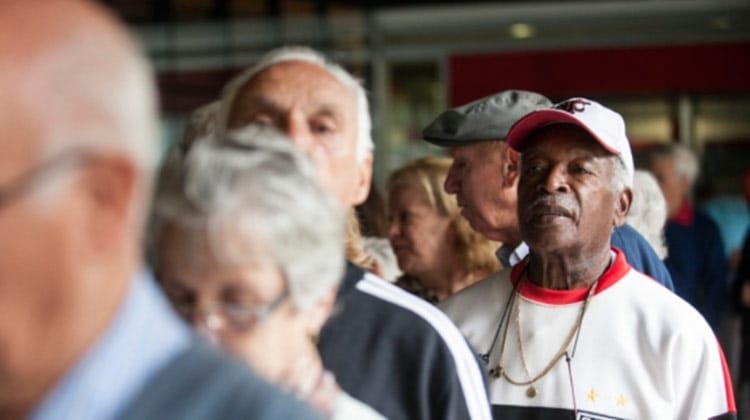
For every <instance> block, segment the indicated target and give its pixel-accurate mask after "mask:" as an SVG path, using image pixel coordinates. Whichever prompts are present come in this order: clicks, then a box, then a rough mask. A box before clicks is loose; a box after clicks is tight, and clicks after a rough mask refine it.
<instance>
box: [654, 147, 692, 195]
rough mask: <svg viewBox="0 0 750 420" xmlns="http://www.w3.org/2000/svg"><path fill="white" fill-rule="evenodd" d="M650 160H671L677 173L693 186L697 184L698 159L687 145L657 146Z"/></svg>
mask: <svg viewBox="0 0 750 420" xmlns="http://www.w3.org/2000/svg"><path fill="white" fill-rule="evenodd" d="M649 158H666V159H670V160H671V161H672V166H673V167H674V171H675V173H676V174H677V175H678V176H680V177H682V178H685V179H686V180H687V181H688V183H689V184H690V185H691V186H692V185H694V184H695V181H696V180H697V179H698V175H700V164H699V162H698V157H697V156H696V155H695V153H694V152H693V151H692V150H691V149H690V148H689V147H687V146H685V145H682V144H678V143H670V144H667V145H660V146H657V147H656V148H654V149H653V150H652V151H651V152H650V153H649Z"/></svg>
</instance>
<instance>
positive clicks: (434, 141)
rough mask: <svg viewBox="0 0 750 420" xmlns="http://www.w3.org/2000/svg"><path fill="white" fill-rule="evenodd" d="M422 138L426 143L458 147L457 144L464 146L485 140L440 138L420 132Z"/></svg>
mask: <svg viewBox="0 0 750 420" xmlns="http://www.w3.org/2000/svg"><path fill="white" fill-rule="evenodd" d="M422 138H423V139H424V141H426V142H427V143H431V144H434V145H435V146H440V147H459V146H466V145H468V144H474V143H479V142H481V141H486V139H457V138H455V137H452V138H441V137H434V136H427V135H425V134H424V133H422Z"/></svg>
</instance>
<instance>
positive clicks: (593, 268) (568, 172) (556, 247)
mask: <svg viewBox="0 0 750 420" xmlns="http://www.w3.org/2000/svg"><path fill="white" fill-rule="evenodd" d="M508 144H509V145H510V146H511V147H513V148H514V149H515V150H517V151H518V152H520V153H521V166H520V171H521V175H520V180H519V185H518V220H519V223H520V227H521V236H522V239H523V240H524V241H525V242H526V243H527V244H528V246H529V254H528V256H527V257H526V258H525V259H524V260H523V261H522V262H521V263H519V264H517V265H516V266H515V267H514V268H513V269H512V270H510V272H509V271H508V270H506V271H503V272H500V273H499V274H498V275H493V276H492V277H489V278H488V279H486V280H483V281H480V282H478V283H476V284H475V285H473V286H472V287H469V288H467V289H465V290H464V291H462V292H461V293H459V294H457V295H456V296H453V297H452V298H451V299H449V300H448V301H447V302H446V303H445V304H444V306H445V309H446V310H447V312H448V313H449V315H450V316H451V318H453V320H454V321H455V322H456V323H457V324H458V325H459V327H460V328H461V330H462V331H463V332H464V333H465V335H466V336H467V338H468V340H469V341H470V342H471V343H472V344H473V346H474V348H475V349H477V350H479V351H482V352H484V353H483V355H484V356H485V360H487V363H488V370H489V372H490V374H491V376H492V378H491V381H490V394H491V395H490V398H491V401H492V404H493V414H494V416H495V417H496V418H571V419H573V418H592V419H600V418H627V419H708V418H734V417H733V415H734V414H735V413H736V409H735V404H734V397H733V392H732V385H731V380H730V378H729V376H728V372H727V370H726V365H725V363H724V360H723V356H722V352H721V349H720V348H719V345H718V343H717V341H716V338H715V336H714V334H713V333H712V331H711V328H710V327H709V326H708V324H707V323H706V321H705V320H704V319H703V317H702V316H701V315H700V314H699V313H698V312H697V311H696V310H695V309H694V308H693V307H691V306H690V305H689V304H688V303H687V302H685V301H683V300H682V299H680V298H679V297H677V296H676V295H675V294H673V293H671V292H670V291H668V290H667V289H666V288H664V287H662V286H660V285H659V284H658V283H657V282H656V281H654V280H653V279H651V278H650V277H647V276H645V275H643V274H642V273H640V272H638V271H635V270H634V269H632V268H631V267H630V265H629V264H628V262H627V260H626V259H625V257H624V255H623V253H622V252H621V251H620V250H618V249H617V248H612V247H611V246H610V237H611V232H612V229H613V228H614V227H616V226H620V225H622V224H623V223H624V221H625V216H626V214H627V212H628V209H629V206H630V203H631V199H632V191H631V188H632V187H631V185H632V179H633V159H632V154H631V151H630V145H629V142H628V139H627V137H626V135H625V124H624V121H623V120H622V117H620V115H619V114H617V113H615V112H614V111H612V110H610V109H608V108H605V107H604V106H602V105H600V104H598V103H597V102H594V101H592V100H588V99H584V98H573V99H570V100H567V101H565V102H563V103H560V104H558V105H556V106H555V107H553V108H550V109H543V110H538V111H534V112H532V113H530V114H528V115H526V116H525V117H523V118H522V119H520V120H519V121H518V122H517V123H516V124H515V125H514V126H513V127H512V128H511V130H510V132H509V133H508Z"/></svg>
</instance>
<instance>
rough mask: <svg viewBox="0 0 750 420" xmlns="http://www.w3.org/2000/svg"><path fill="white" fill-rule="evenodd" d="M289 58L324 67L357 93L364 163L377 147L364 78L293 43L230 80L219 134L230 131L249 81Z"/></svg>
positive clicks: (359, 158) (359, 149)
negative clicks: (239, 98) (234, 109)
mask: <svg viewBox="0 0 750 420" xmlns="http://www.w3.org/2000/svg"><path fill="white" fill-rule="evenodd" d="M289 61H302V62H305V63H311V64H315V65H317V66H320V67H322V68H323V69H325V70H326V71H327V72H328V73H330V74H331V76H333V77H334V78H335V79H336V80H338V81H339V83H341V84H342V85H343V86H345V87H346V88H348V89H349V90H350V91H351V92H352V94H354V96H355V98H356V102H357V121H356V122H357V139H356V140H357V161H358V162H362V160H363V159H364V158H365V156H367V154H368V153H370V152H372V151H373V150H374V148H375V145H374V143H373V141H372V132H371V131H372V119H371V117H370V108H369V105H368V102H367V93H366V92H365V89H364V87H363V86H362V83H361V81H359V80H358V79H356V78H354V77H353V76H352V75H351V74H350V73H349V72H348V71H346V70H345V69H344V68H343V67H341V66H340V65H338V64H336V63H334V62H332V61H330V60H329V59H327V58H326V57H325V56H324V55H323V54H322V53H320V52H318V51H315V50H313V49H312V48H308V47H302V46H289V47H281V48H277V49H274V50H271V51H269V52H268V53H266V54H265V55H264V56H263V57H262V58H261V59H260V61H259V62H258V63H257V64H255V65H254V66H253V67H250V68H249V69H247V70H245V71H244V72H242V73H240V74H239V75H238V76H236V77H234V78H233V79H232V80H230V81H229V83H228V84H227V85H226V86H225V87H224V91H223V93H222V97H221V110H220V112H219V118H218V120H219V121H218V133H219V135H223V133H224V132H225V131H226V130H227V128H228V123H229V117H230V115H231V109H232V106H233V105H234V102H235V99H236V97H237V95H238V93H239V91H240V90H241V89H242V88H243V87H244V86H245V85H246V84H247V83H248V81H250V79H252V78H253V77H254V76H255V75H257V74H259V73H261V72H262V71H264V70H266V69H268V68H269V67H271V66H273V65H275V64H279V63H284V62H289Z"/></svg>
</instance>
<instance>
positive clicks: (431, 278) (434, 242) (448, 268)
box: [386, 157, 500, 303]
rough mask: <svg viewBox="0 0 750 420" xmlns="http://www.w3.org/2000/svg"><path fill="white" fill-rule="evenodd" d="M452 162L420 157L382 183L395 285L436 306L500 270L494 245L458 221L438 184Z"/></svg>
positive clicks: (450, 198) (448, 197) (451, 198)
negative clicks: (394, 262) (395, 265)
mask: <svg viewBox="0 0 750 420" xmlns="http://www.w3.org/2000/svg"><path fill="white" fill-rule="evenodd" d="M451 162H452V160H451V159H450V158H446V157H426V158H422V159H417V160H415V161H412V162H409V163H408V164H406V165H405V166H403V167H402V168H400V169H398V170H396V171H395V172H393V173H392V174H391V176H390V177H389V178H388V183H387V185H386V190H387V193H388V219H389V224H390V226H389V229H388V236H389V238H390V241H391V245H392V246H393V251H394V252H395V254H396V258H397V259H398V266H399V269H401V271H402V272H403V275H402V276H401V277H399V278H398V279H397V281H396V284H398V285H400V286H401V287H403V288H405V289H406V290H409V291H411V292H412V293H415V294H417V295H419V296H421V297H422V298H424V299H426V300H428V301H430V302H433V303H437V302H439V301H441V300H444V299H445V298H447V297H448V296H450V295H452V294H454V293H456V292H457V291H459V290H461V289H463V288H464V287H466V286H468V285H470V284H473V283H474V282H476V281H477V280H479V279H481V278H484V277H486V276H488V275H489V274H490V273H492V272H495V271H497V270H498V269H499V268H500V263H499V261H498V260H497V258H496V257H495V250H496V249H497V248H498V247H499V246H500V244H499V243H497V242H492V241H489V240H487V239H485V238H484V237H483V236H482V235H480V234H479V233H477V232H475V231H474V230H472V229H471V227H470V226H469V223H468V222H467V221H466V219H464V218H463V217H461V214H460V213H459V209H458V204H457V203H456V198H455V196H452V195H448V194H446V192H445V190H443V183H444V182H445V177H446V176H447V174H448V169H450V166H451Z"/></svg>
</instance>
